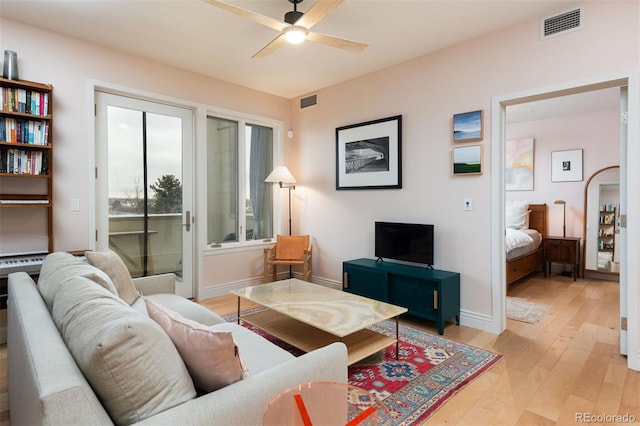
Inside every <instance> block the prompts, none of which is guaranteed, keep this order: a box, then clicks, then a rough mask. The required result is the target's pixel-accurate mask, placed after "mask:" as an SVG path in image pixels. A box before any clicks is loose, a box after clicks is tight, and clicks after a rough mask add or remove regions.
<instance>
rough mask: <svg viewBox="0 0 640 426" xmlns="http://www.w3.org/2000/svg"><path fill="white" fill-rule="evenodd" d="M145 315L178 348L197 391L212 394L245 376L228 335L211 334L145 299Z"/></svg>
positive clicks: (234, 346)
mask: <svg viewBox="0 0 640 426" xmlns="http://www.w3.org/2000/svg"><path fill="white" fill-rule="evenodd" d="M145 302H146V305H147V312H149V316H150V317H151V319H153V320H155V321H156V322H157V323H158V324H160V326H161V327H162V328H163V329H164V331H165V332H166V333H167V334H168V335H169V337H170V338H171V340H172V341H173V344H174V345H175V346H176V348H178V352H180V355H181V356H182V360H183V361H184V363H185V364H186V366H187V369H188V370H189V373H191V378H192V379H193V383H194V384H195V385H196V388H198V389H200V390H202V391H204V392H211V391H214V390H217V389H220V388H222V387H224V386H227V385H230V384H231V383H235V382H237V381H239V380H241V379H243V378H245V376H246V371H245V370H244V366H243V363H242V359H241V358H240V354H239V352H238V347H237V346H236V345H235V343H234V341H233V336H232V335H231V333H229V332H217V331H214V330H210V329H208V328H207V327H205V326H204V325H202V324H198V323H197V322H195V321H191V320H189V319H187V318H184V317H182V316H181V315H180V314H178V313H177V312H174V311H172V310H171V309H168V308H166V307H164V306H162V305H159V304H157V303H155V302H153V301H152V300H149V299H146V298H145Z"/></svg>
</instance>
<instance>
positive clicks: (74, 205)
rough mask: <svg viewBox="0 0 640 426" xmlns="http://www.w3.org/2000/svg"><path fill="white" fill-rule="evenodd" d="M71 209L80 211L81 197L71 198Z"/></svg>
mask: <svg viewBox="0 0 640 426" xmlns="http://www.w3.org/2000/svg"><path fill="white" fill-rule="evenodd" d="M71 211H72V212H79V211H80V199H79V198H72V199H71Z"/></svg>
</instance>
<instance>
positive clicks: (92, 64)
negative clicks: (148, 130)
mask: <svg viewBox="0 0 640 426" xmlns="http://www.w3.org/2000/svg"><path fill="white" fill-rule="evenodd" d="M4 49H10V50H14V51H16V52H17V53H18V65H19V73H20V74H19V75H20V78H21V79H23V80H31V81H38V82H41V83H48V84H52V85H53V87H54V89H53V96H54V104H53V112H54V124H53V131H54V133H53V143H54V151H53V152H54V163H53V165H54V179H53V191H54V203H55V207H54V212H53V214H54V230H55V235H54V250H56V251H60V250H66V251H73V250H86V249H88V248H90V238H91V237H92V232H90V230H89V214H90V210H91V208H92V207H91V206H89V205H88V202H89V191H90V187H91V185H93V179H92V178H91V171H90V170H89V168H88V167H87V164H88V162H90V161H92V159H90V158H89V157H90V152H91V149H90V146H91V144H92V143H93V135H91V134H89V129H90V128H91V127H90V126H91V124H92V123H90V122H89V118H90V117H91V116H90V114H89V111H91V109H92V106H91V105H90V104H89V103H88V100H89V99H90V95H91V94H90V93H88V92H89V84H88V82H89V81H90V80H95V81H98V82H104V83H108V84H110V85H114V86H121V87H123V88H131V89H135V90H136V91H145V92H148V93H149V94H158V95H161V96H165V97H172V98H176V99H180V100H185V103H188V102H192V103H202V104H205V105H211V106H216V107H219V108H225V109H229V110H234V111H241V112H244V113H247V114H254V115H258V116H262V117H266V118H272V119H276V120H281V121H283V122H285V128H287V127H286V126H288V124H287V122H288V119H289V109H290V106H289V101H288V100H286V99H284V98H280V97H277V96H273V95H269V94H266V93H262V92H258V91H255V90H251V89H247V88H243V87H240V86H236V85H233V84H230V83H227V82H224V81H220V80H216V79H212V78H208V77H205V76H203V75H199V74H194V73H192V72H186V71H184V70H181V69H177V68H174V67H169V66H166V65H163V64H159V63H156V62H152V61H148V60H144V59H141V58H138V57H135V56H131V55H127V54H124V53H121V52H117V51H114V50H112V49H108V48H105V47H103V46H99V45H96V44H92V43H87V42H85V41H82V40H79V39H74V38H70V37H66V36H62V35H59V34H56V33H52V32H49V31H43V30H40V29H38V28H34V27H31V26H27V25H24V24H21V23H18V22H15V21H11V20H7V19H4V18H0V51H2V50H4ZM196 137H197V139H198V143H200V144H204V135H196ZM71 198H78V199H80V211H79V212H71V211H70V209H69V203H70V199H71Z"/></svg>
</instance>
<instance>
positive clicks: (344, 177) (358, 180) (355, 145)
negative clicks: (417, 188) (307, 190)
mask: <svg viewBox="0 0 640 426" xmlns="http://www.w3.org/2000/svg"><path fill="white" fill-rule="evenodd" d="M391 188H402V116H401V115H397V116H394V117H388V118H381V119H379V120H373V121H367V122H365V123H358V124H351V125H348V126H343V127H338V128H336V189H391Z"/></svg>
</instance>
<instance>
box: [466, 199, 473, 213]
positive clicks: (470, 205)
mask: <svg viewBox="0 0 640 426" xmlns="http://www.w3.org/2000/svg"><path fill="white" fill-rule="evenodd" d="M464 209H465V211H471V210H473V200H472V199H471V198H465V199H464Z"/></svg>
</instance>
